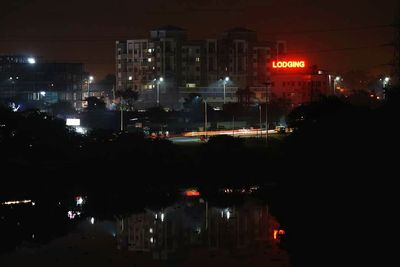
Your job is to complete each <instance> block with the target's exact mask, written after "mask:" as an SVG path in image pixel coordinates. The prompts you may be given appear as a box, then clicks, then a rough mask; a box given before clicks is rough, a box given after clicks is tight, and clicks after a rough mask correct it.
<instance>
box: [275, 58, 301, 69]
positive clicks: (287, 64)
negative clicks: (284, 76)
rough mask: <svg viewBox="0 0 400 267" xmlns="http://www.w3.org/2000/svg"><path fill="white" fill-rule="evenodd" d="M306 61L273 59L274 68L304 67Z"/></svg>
mask: <svg viewBox="0 0 400 267" xmlns="http://www.w3.org/2000/svg"><path fill="white" fill-rule="evenodd" d="M305 67H306V62H305V61H304V60H299V61H294V60H293V61H272V68H273V69H304V68H305Z"/></svg>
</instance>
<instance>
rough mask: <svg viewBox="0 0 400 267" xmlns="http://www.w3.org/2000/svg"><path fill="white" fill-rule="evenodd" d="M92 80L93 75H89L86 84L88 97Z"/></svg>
mask: <svg viewBox="0 0 400 267" xmlns="http://www.w3.org/2000/svg"><path fill="white" fill-rule="evenodd" d="M93 81H94V77H93V76H89V79H88V82H87V83H88V85H87V93H88V97H90V84H91V83H92V82H93Z"/></svg>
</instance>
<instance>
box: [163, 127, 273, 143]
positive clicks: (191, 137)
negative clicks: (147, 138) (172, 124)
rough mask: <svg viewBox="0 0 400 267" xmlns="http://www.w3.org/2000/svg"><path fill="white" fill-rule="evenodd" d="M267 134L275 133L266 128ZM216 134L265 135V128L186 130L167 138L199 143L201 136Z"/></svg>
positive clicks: (175, 140)
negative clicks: (261, 129)
mask: <svg viewBox="0 0 400 267" xmlns="http://www.w3.org/2000/svg"><path fill="white" fill-rule="evenodd" d="M268 134H277V132H276V131H275V130H268ZM205 135H207V136H216V135H230V136H236V137H265V130H263V131H260V130H258V129H238V130H234V131H233V130H216V131H206V132H205V131H200V132H187V133H183V134H180V135H175V136H172V137H170V138H168V140H170V141H172V142H173V143H176V144H180V143H201V141H200V137H201V136H205ZM260 135H261V136H260Z"/></svg>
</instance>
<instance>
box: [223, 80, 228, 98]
mask: <svg viewBox="0 0 400 267" xmlns="http://www.w3.org/2000/svg"><path fill="white" fill-rule="evenodd" d="M228 82H229V77H225V79H224V81H223V84H224V105H225V103H226V101H225V95H226V84H227V83H228Z"/></svg>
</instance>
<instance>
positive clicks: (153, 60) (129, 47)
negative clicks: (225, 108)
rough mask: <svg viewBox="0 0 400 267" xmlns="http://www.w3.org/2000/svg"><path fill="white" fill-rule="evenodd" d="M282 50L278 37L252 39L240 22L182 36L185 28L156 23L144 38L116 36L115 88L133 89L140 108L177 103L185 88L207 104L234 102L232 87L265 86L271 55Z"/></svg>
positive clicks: (254, 34)
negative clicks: (203, 35) (214, 32)
mask: <svg viewBox="0 0 400 267" xmlns="http://www.w3.org/2000/svg"><path fill="white" fill-rule="evenodd" d="M284 50H285V43H284V42H282V43H280V45H278V44H277V43H276V42H258V41H257V34H256V32H254V31H251V30H248V29H243V28H234V29H231V30H228V31H226V32H224V33H222V34H221V36H220V37H219V38H216V39H205V40H188V38H187V33H186V30H184V29H181V28H178V27H174V26H167V27H162V28H158V29H154V30H151V31H150V38H148V39H134V40H126V41H117V42H116V74H117V75H116V76H117V87H116V88H117V90H121V91H123V90H135V91H137V92H139V95H140V96H139V100H138V102H137V105H138V107H143V108H147V107H151V106H156V105H158V103H159V104H160V105H161V106H164V107H170V108H175V109H179V108H181V107H182V103H183V102H184V101H185V98H187V97H188V96H189V95H190V94H191V93H196V94H201V95H202V97H203V98H204V99H206V100H207V102H209V103H210V104H213V105H221V104H222V103H223V102H224V99H226V102H236V101H237V96H236V91H237V90H238V89H245V88H252V87H262V86H265V83H266V82H267V80H268V79H269V72H268V69H267V66H268V63H269V62H270V60H271V57H272V56H274V55H275V54H277V53H278V52H280V53H283V52H284ZM277 51H278V52H277ZM226 77H229V81H228V80H225V78H226ZM160 78H163V79H160ZM224 88H225V90H224ZM224 91H225V94H224ZM157 100H159V101H157Z"/></svg>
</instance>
